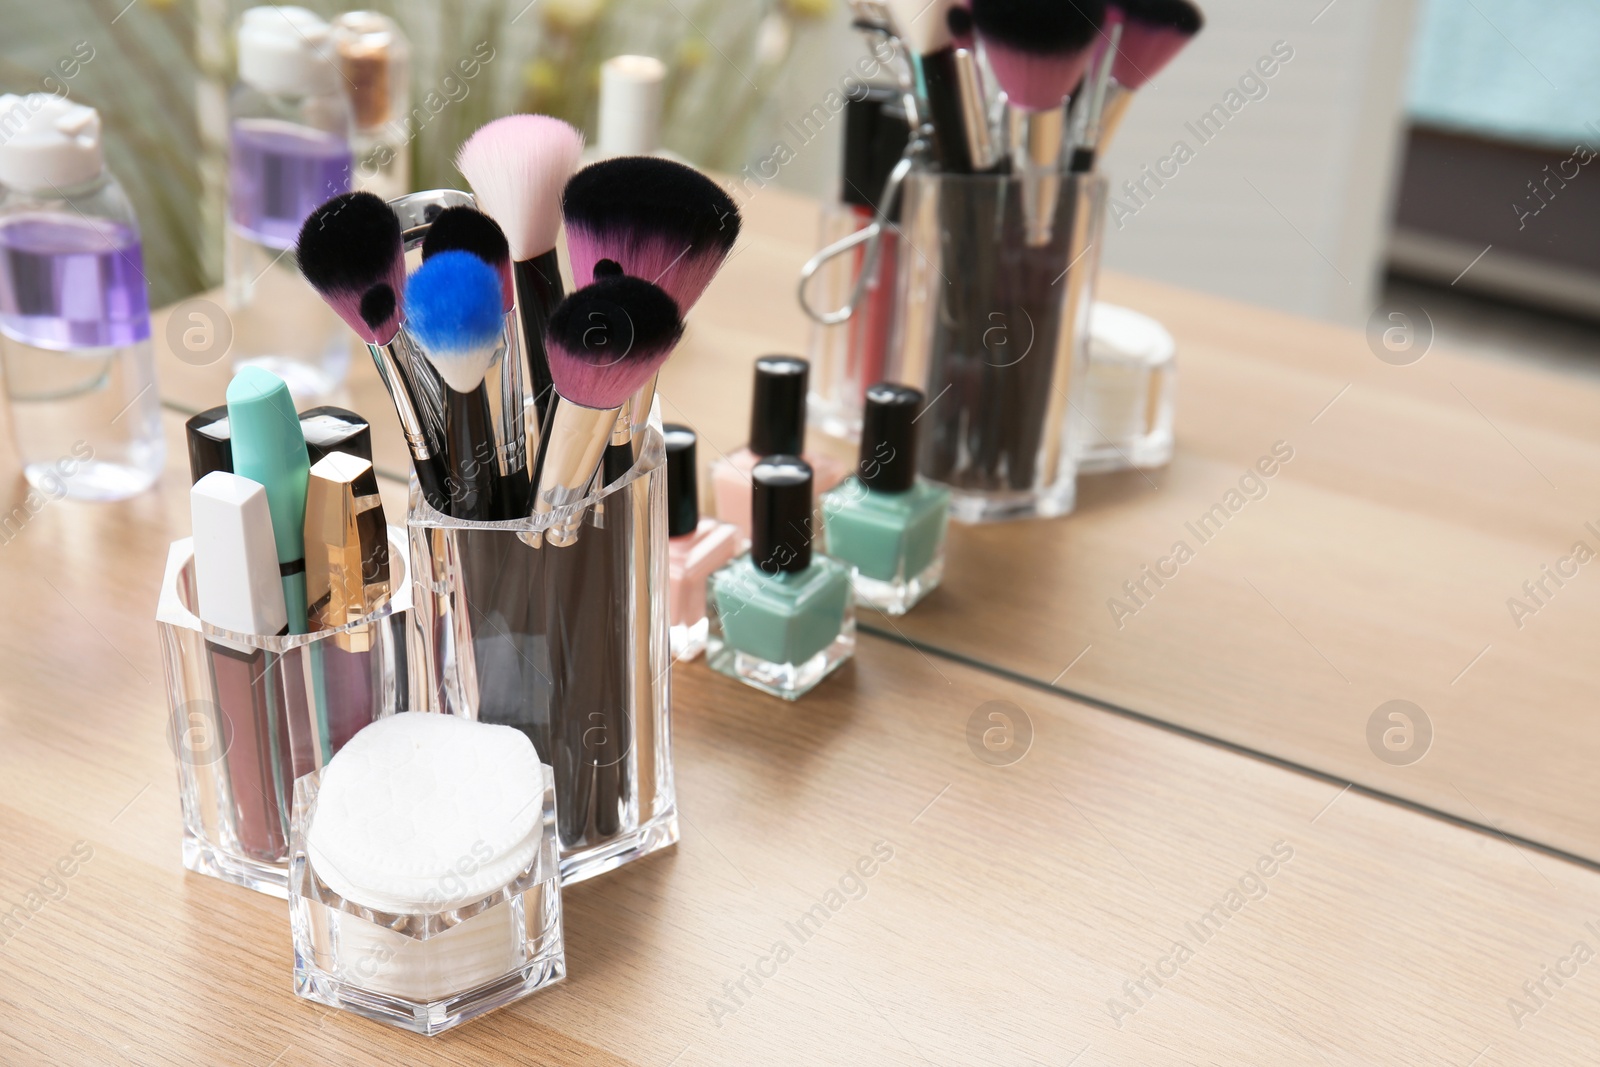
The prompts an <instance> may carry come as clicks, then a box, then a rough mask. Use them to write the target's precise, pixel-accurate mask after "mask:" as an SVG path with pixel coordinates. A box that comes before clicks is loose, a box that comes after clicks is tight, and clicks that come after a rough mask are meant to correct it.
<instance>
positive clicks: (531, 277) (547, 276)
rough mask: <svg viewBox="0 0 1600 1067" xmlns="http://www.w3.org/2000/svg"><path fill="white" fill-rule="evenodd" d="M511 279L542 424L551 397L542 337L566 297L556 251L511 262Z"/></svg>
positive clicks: (529, 371) (548, 361)
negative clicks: (514, 288) (515, 293)
mask: <svg viewBox="0 0 1600 1067" xmlns="http://www.w3.org/2000/svg"><path fill="white" fill-rule="evenodd" d="M511 276H512V281H513V282H514V283H515V285H516V290H517V317H518V318H519V319H521V320H522V343H523V346H524V348H525V350H526V352H527V358H528V383H529V387H530V388H531V389H532V390H533V406H534V410H536V411H537V412H538V413H539V425H540V427H541V428H542V427H543V426H544V424H545V416H546V415H547V414H548V413H549V410H550V403H551V400H552V399H553V396H554V390H553V384H552V381H551V378H550V357H549V356H547V355H546V354H545V348H544V338H545V334H546V333H547V332H548V331H549V328H550V316H551V315H553V314H555V310H556V306H557V305H559V304H560V303H561V300H562V298H563V297H565V296H566V290H565V289H564V288H563V287H562V284H561V263H560V261H559V260H558V259H557V257H556V250H555V249H553V248H552V249H551V250H550V251H548V252H544V253H541V254H540V255H537V256H534V257H533V258H532V259H521V260H518V261H517V262H515V263H513V264H512V265H511Z"/></svg>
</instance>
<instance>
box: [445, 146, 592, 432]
mask: <svg viewBox="0 0 1600 1067" xmlns="http://www.w3.org/2000/svg"><path fill="white" fill-rule="evenodd" d="M582 153H583V134H581V133H579V132H578V131H577V130H576V129H574V128H573V127H571V126H569V125H568V124H567V123H565V122H562V121H561V120H560V119H554V118H551V117H550V116H548V115H507V116H505V117H504V118H499V119H495V120H494V121H493V122H491V123H488V124H487V125H485V126H482V127H480V128H479V129H478V131H477V132H476V133H474V134H473V135H472V136H471V137H469V138H467V140H466V143H465V144H463V145H462V146H461V150H460V151H459V152H458V153H456V169H457V170H459V171H460V172H461V173H462V174H463V175H464V176H465V177H466V179H467V182H468V183H469V184H470V185H471V186H472V193H473V195H474V196H475V197H477V200H478V208H479V209H480V210H481V211H483V213H484V214H486V215H488V216H489V217H490V218H492V219H494V220H495V221H496V222H498V223H499V224H500V228H501V229H502V230H504V231H505V235H506V241H507V242H508V243H509V245H510V249H511V261H512V262H511V273H512V278H513V281H514V283H515V286H516V292H517V314H518V318H519V319H520V321H521V325H522V350H523V353H524V354H525V356H526V358H527V361H528V381H529V383H530V386H531V388H532V390H533V397H534V406H535V409H536V410H537V411H538V414H539V417H540V419H541V421H542V420H543V418H544V414H545V411H546V410H547V409H548V407H549V404H550V368H549V361H548V360H547V359H546V357H545V350H544V335H545V330H546V328H547V326H548V324H549V321H550V315H551V314H552V313H553V312H554V311H555V308H556V305H557V304H559V303H561V297H562V294H563V288H562V284H561V268H560V264H559V263H558V262H557V259H556V234H557V233H558V231H559V230H560V228H561V190H562V188H563V187H565V186H566V184H567V179H568V178H570V177H572V172H573V171H574V170H575V169H577V166H578V157H579V155H581V154H582Z"/></svg>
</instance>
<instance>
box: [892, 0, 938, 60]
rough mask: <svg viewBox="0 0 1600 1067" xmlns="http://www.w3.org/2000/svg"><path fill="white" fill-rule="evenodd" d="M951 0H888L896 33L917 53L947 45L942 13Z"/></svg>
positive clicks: (929, 52) (931, 50)
mask: <svg viewBox="0 0 1600 1067" xmlns="http://www.w3.org/2000/svg"><path fill="white" fill-rule="evenodd" d="M953 3H954V0H932V2H931V3H930V2H929V0H889V12H890V14H892V15H893V16H894V31H895V34H896V35H897V36H898V37H899V38H900V39H901V40H902V41H904V42H905V43H906V45H907V47H909V48H910V49H911V51H913V52H915V53H916V54H917V55H919V56H925V55H929V54H931V53H933V52H937V51H939V50H940V49H941V48H948V47H949V46H950V24H949V22H947V21H946V18H945V15H946V12H947V11H948V9H949V8H950V7H951V5H952V4H953Z"/></svg>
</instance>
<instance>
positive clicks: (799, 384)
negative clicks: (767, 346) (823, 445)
mask: <svg viewBox="0 0 1600 1067" xmlns="http://www.w3.org/2000/svg"><path fill="white" fill-rule="evenodd" d="M810 371H811V364H809V363H807V362H806V361H805V360H803V359H801V358H799V357H798V356H762V357H761V358H760V359H758V360H756V382H755V397H754V399H753V400H752V402H751V405H750V443H749V444H747V445H745V447H743V448H741V449H739V451H737V452H735V453H733V454H732V455H730V456H726V457H724V458H723V459H719V460H717V462H716V463H714V464H712V465H711V489H712V493H713V495H714V496H715V497H716V501H717V517H718V518H719V519H721V520H722V521H724V522H728V523H732V524H733V525H734V526H737V527H738V528H739V533H740V534H741V535H742V536H743V538H744V539H745V540H746V541H748V540H750V514H751V512H750V497H751V492H750V475H751V472H752V471H753V470H754V469H755V466H756V464H757V463H759V462H761V460H762V459H763V458H764V457H766V456H802V455H803V456H804V458H805V461H806V463H807V464H809V465H810V467H811V470H812V472H813V476H814V477H813V483H812V484H813V488H814V491H815V492H817V493H822V492H825V491H826V490H829V489H832V488H833V487H834V486H835V485H838V484H839V482H840V481H841V480H842V479H843V478H844V477H845V476H846V475H848V474H849V473H850V470H849V468H848V467H847V466H846V465H845V464H843V463H839V462H837V461H836V460H834V459H831V458H829V457H827V456H815V455H811V454H809V453H805V451H804V449H805V441H806V381H807V379H808V378H809V376H810Z"/></svg>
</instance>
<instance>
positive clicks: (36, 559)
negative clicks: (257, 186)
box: [0, 415, 1600, 1067]
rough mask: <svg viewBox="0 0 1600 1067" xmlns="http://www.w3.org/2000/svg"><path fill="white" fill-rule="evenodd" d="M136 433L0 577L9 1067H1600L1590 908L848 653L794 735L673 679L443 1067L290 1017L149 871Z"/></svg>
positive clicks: (1376, 807) (247, 912)
mask: <svg viewBox="0 0 1600 1067" xmlns="http://www.w3.org/2000/svg"><path fill="white" fill-rule="evenodd" d="M166 425H167V430H168V437H169V441H170V442H171V444H172V447H173V458H172V463H171V464H170V468H169V471H168V473H167V475H166V477H164V479H163V480H162V482H161V484H160V486H159V488H158V490H157V491H156V492H153V493H150V494H146V495H145V496H142V497H139V498H137V499H135V500H132V501H128V502H126V503H122V504H116V505H87V504H74V503H68V502H58V503H52V504H50V505H49V506H47V507H45V508H43V509H42V510H41V511H40V512H39V513H38V514H37V515H35V516H34V517H33V518H32V519H31V521H30V522H29V523H28V525H27V526H26V527H24V528H23V529H22V530H21V531H20V533H19V534H18V536H16V537H15V538H14V539H13V540H12V541H11V542H10V543H9V544H7V545H5V546H4V547H3V551H0V581H4V582H5V583H6V584H7V587H8V588H9V590H10V596H11V603H12V604H13V606H14V610H12V611H10V612H7V613H6V614H5V616H4V617H3V619H0V655H3V656H4V658H5V662H6V663H7V664H8V666H9V667H10V668H11V670H10V675H11V678H12V682H11V684H10V685H8V686H7V687H6V689H5V693H6V699H5V701H4V703H3V705H0V738H3V739H4V743H3V744H0V783H3V786H0V855H3V856H4V857H5V862H4V863H3V864H0V906H3V910H6V911H10V910H11V909H13V908H16V907H21V908H23V909H24V921H23V922H21V923H20V925H19V924H17V923H13V924H12V926H10V927H7V928H5V936H4V938H3V942H0V1011H3V1019H4V1023H3V1025H0V1062H3V1063H5V1064H7V1065H8V1067H9V1065H13V1064H15V1065H19V1067H21V1065H30V1067H31V1065H33V1064H92V1065H96V1067H100V1065H107V1064H118V1063H131V1064H174V1065H183V1067H189V1065H193V1064H208V1065H209V1064H230V1065H231V1064H245V1065H252V1067H300V1065H304V1067H324V1065H327V1064H334V1063H337V1064H350V1065H373V1067H389V1065H392V1064H397V1063H403V1064H417V1065H424V1064H458V1065H463V1067H466V1065H474V1067H476V1065H480V1064H486V1063H526V1064H538V1065H545V1064H548V1065H561V1067H572V1065H596V1067H609V1065H621V1064H627V1065H639V1067H672V1065H678V1067H696V1065H701V1064H730V1065H732V1064H737V1065H746V1064H752V1063H782V1064H790V1063H793V1064H805V1065H808V1067H810V1065H814V1064H818V1063H843V1062H863V1063H872V1064H905V1065H926V1064H935V1063H937V1064H969V1063H970V1064H989V1065H992V1064H1027V1063H1041V1064H1061V1065H1066V1064H1078V1065H1080V1067H1102V1065H1109V1064H1139V1065H1144V1067H1163V1065H1168V1064H1170V1065H1174V1067H1176V1065H1188V1064H1273V1065H1290V1067H1292V1065H1298V1064H1304V1065H1307V1067H1316V1065H1319V1064H1321V1065H1343V1064H1376V1063H1386V1064H1387V1063H1396V1064H1398V1063H1405V1064H1441V1065H1450V1067H1468V1065H1476V1067H1500V1065H1518V1064H1526V1065H1530V1067H1531V1065H1538V1067H1563V1065H1567V1064H1573V1065H1579V1064H1591V1063H1593V1062H1594V1056H1595V1050H1596V1049H1597V1048H1600V983H1597V981H1596V979H1595V974H1593V973H1591V971H1593V970H1594V969H1595V968H1597V967H1600V962H1595V961H1594V958H1593V946H1596V945H1600V905H1597V903H1596V901H1597V900H1600V873H1597V872H1596V871H1594V870H1592V869H1590V868H1588V867H1585V866H1583V865H1580V864H1574V863H1571V862H1567V861H1565V860H1563V859H1560V858H1558V857H1554V856H1551V855H1549V854H1547V853H1545V852H1541V851H1538V850H1534V849H1528V848H1519V847H1518V846H1516V845H1514V844H1512V843H1510V842H1508V841H1506V840H1504V839H1501V838H1498V837H1496V836H1494V835H1492V834H1487V833H1483V832H1479V831H1476V830H1473V829H1470V828H1466V827H1462V826H1459V825H1455V824H1452V823H1449V822H1447V821H1444V820H1440V819H1436V818H1432V817H1428V816H1426V815H1422V814H1419V813H1417V812H1416V811H1414V810H1410V809H1408V808H1405V807H1403V806H1399V805H1395V804H1393V803H1390V802H1388V801H1385V800H1383V799H1380V798H1375V797H1372V796H1369V795H1367V794H1366V793H1364V792H1363V791H1361V790H1359V789H1346V788H1344V787H1343V786H1341V785H1340V784H1338V783H1337V782H1331V781H1328V780H1326V779H1324V778H1321V777H1318V776H1314V775H1309V774H1304V773H1298V772H1295V771H1292V770H1287V769H1285V768H1283V767H1281V766H1277V765H1274V764H1272V763H1270V762H1267V761H1263V760H1259V759H1254V758H1250V757H1248V756H1245V755H1241V754H1239V753H1238V752H1236V751H1232V750H1230V749H1228V748H1226V747H1224V746H1221V745H1217V744H1212V743H1208V742H1205V741H1203V740H1198V739H1195V738H1193V737H1190V736H1186V735H1184V734H1182V733H1180V732H1177V731H1173V730H1169V729H1162V728H1158V727H1154V726H1151V725H1149V724H1147V723H1143V722H1140V721H1136V720H1133V719H1130V718H1129V717H1127V716H1123V715H1118V714H1114V713H1109V712H1107V711H1104V710H1100V709H1096V708H1092V707H1088V706H1085V705H1084V704H1082V703H1079V702H1076V701H1074V700H1071V699H1069V698H1067V697H1065V696H1062V695H1060V694H1056V693H1051V692H1049V691H1047V690H1046V689H1044V688H1042V687H1039V686H1034V685H1025V684H1021V683H1018V682H1014V681H1009V680H1006V679H1004V678H999V677H996V676H995V675H994V674H993V673H991V672H986V671H980V670H976V669H973V668H970V667H967V666H963V665H961V664H958V663H955V662H952V661H950V660H948V659H944V658H941V657H938V656H929V655H924V654H923V653H921V652H919V651H917V650H916V649H913V648H911V647H908V646H907V645H905V644H904V643H901V642H898V641H894V640H888V639H883V638H879V637H875V636H871V635H868V636H865V637H863V639H862V642H861V648H860V651H859V654H858V656H857V657H856V659H855V660H854V661H853V662H852V663H851V664H849V665H847V666H846V667H845V668H844V669H843V670H841V671H840V672H839V673H838V674H837V675H835V676H834V677H832V678H830V679H829V680H828V681H827V682H825V683H824V684H823V685H822V686H820V687H819V688H818V689H817V690H816V691H815V692H814V693H812V694H811V695H810V696H809V697H807V698H806V699H805V700H803V701H801V702H799V703H796V704H793V705H790V704H785V703H782V702H780V701H776V700H772V699H770V698H767V697H764V696H762V695H760V694H758V693H756V692H754V691H753V690H750V689H747V688H745V687H742V686H739V685H736V684H734V683H732V682H730V681H729V680H727V679H724V678H722V677H720V676H717V675H713V674H712V673H710V672H709V671H708V670H707V669H706V668H705V666H704V665H703V663H692V664H681V665H679V666H677V667H675V668H674V671H673V687H674V720H675V721H674V735H675V744H676V759H677V768H678V780H679V783H680V802H681V808H682V812H683V838H682V841H681V843H680V844H679V845H678V846H677V847H676V848H674V849H672V850H670V851H668V852H666V853H663V854H658V855H656V856H653V857H651V858H649V859H647V860H644V861H641V862H639V863H637V864H634V865H632V866H630V867H628V868H626V869H624V870H622V871H619V872H616V873H614V874H611V875H608V876H606V877H604V878H602V879H598V880H596V881H593V882H590V883H586V884H584V885H582V886H579V887H577V888H575V889H574V890H573V891H572V892H571V893H569V894H567V896H566V937H567V945H568V963H569V966H570V973H571V977H570V978H569V979H568V980H567V981H566V982H565V983H563V984H561V985H559V986H557V987H554V988H552V989H550V990H547V991H545V992H542V993H540V994H538V995H536V996H534V997H532V998H530V999H528V1000H525V1001H523V1002H521V1003H519V1004H517V1005H515V1006H513V1007H511V1008H508V1009H506V1010H504V1011H501V1012H499V1013H496V1014H494V1015H491V1016H488V1017H486V1018H484V1019H481V1020H478V1021H475V1022H474V1023H472V1024H469V1025H467V1026H465V1027H462V1028H461V1029H459V1030H457V1031H454V1032H452V1033H450V1034H447V1035H445V1036H443V1037H440V1038H434V1039H425V1038H421V1037H416V1036H413V1035H409V1034H405V1033H403V1032H400V1031H396V1030H393V1029H390V1028H387V1027H384V1026H381V1025H379V1024H377V1023H372V1022H368V1021H366V1020H362V1019H358V1018H355V1017H352V1016H348V1015H345V1014H343V1013H331V1014H330V1013H328V1012H327V1011H326V1009H323V1008H322V1007H320V1006H317V1005H313V1004H310V1003H308V1002H305V1001H300V1000H297V999H296V998H295V997H294V996H293V994H292V992H291V977H290V974H291V954H290V946H289V932H288V924H287V922H286V918H287V915H286V910H285V907H284V904H283V903H282V902H281V901H277V900H272V899H269V898H266V897H263V896H259V895H256V894H253V893H250V892H247V891H245V890H242V889H239V888H237V887H234V886H230V885H225V884H223V883H220V882H217V881H213V880H211V879H208V878H204V877H200V876H196V875H191V874H187V873H185V872H184V870H183V869H182V866H181V863H180V859H179V810H178V798H177V790H176V788H175V775H174V773H173V765H172V753H171V751H170V749H169V748H168V744H167V742H166V740H165V735H166V718H167V712H166V706H165V698H164V697H163V695H162V678H161V667H160V663H159V660H158V655H157V647H156V640H155V628H154V625H153V623H152V613H153V607H154V601H155V589H156V586H157V583H158V579H159V575H160V572H161V569H162V565H163V561H164V559H165V550H166V545H167V543H168V541H169V540H171V539H173V538H176V537H179V536H182V535H184V534H185V533H187V530H188V518H187V502H186V488H187V479H186V478H185V477H184V475H183V467H182V464H183V461H182V459H181V449H179V447H178V445H179V442H180V433H181V423H180V420H179V419H178V417H177V416H175V415H168V416H167V417H166ZM12 469H13V470H14V467H13V468H12ZM7 485H8V486H9V488H8V490H7V495H6V497H5V498H4V499H3V503H4V505H5V507H6V508H8V509H9V508H11V507H14V506H16V504H17V503H18V502H19V501H20V500H21V498H22V495H23V491H22V489H21V488H20V478H15V477H13V478H11V479H10V480H9V481H8V482H7ZM385 489H386V495H387V498H388V507H389V508H390V513H391V515H398V511H397V510H396V509H398V507H399V505H400V500H399V486H398V484H390V485H388V486H386V487H385ZM995 712H999V713H1001V714H1004V715H1006V716H1007V717H1008V720H1009V721H1010V722H1011V723H1012V724H1013V731H1014V732H1013V733H1012V735H1011V736H1012V744H1011V746H1010V747H1009V748H1006V749H1001V750H1000V751H998V752H995V751H993V750H990V749H986V748H984V747H983V746H982V745H981V744H980V745H979V746H977V748H974V747H973V745H972V744H971V743H970V742H969V739H968V738H969V733H970V731H971V728H972V724H973V722H974V720H975V719H976V720H977V721H978V722H979V723H981V724H982V725H985V726H988V725H992V724H994V720H991V719H990V718H989V716H990V715H991V714H993V713H995ZM1024 738H1026V739H1027V743H1026V745H1025V746H1024V744H1023V743H1022V741H1023V739H1024ZM980 753H982V754H983V755H984V756H985V757H986V758H980ZM864 858H865V860H866V862H865V863H864V864H863V859H864ZM65 870H70V872H71V873H70V874H61V873H59V872H61V871H65ZM860 871H867V872H869V873H867V874H866V875H861V874H860V873H859V872H860ZM817 909H821V910H820V911H817ZM808 912H811V913H813V918H811V919H810V920H809V922H808V924H807V925H806V926H804V928H802V927H801V926H800V920H801V919H802V917H803V916H804V915H806V914H807V913H808ZM780 946H782V947H781V948H780ZM1580 946H1582V947H1580ZM1550 975H1557V976H1563V975H1564V976H1565V977H1560V981H1559V984H1558V982H1557V980H1556V978H1552V977H1550ZM752 976H754V977H752ZM1152 976H1154V977H1152ZM1157 979H1159V980H1160V981H1159V984H1157ZM1524 983H1528V985H1526V986H1525V985H1524ZM1530 990H1531V992H1530ZM1541 990H1542V991H1541ZM1514 1004H1515V1005H1519V1007H1515V1008H1514V1007H1513V1005H1514Z"/></svg>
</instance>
